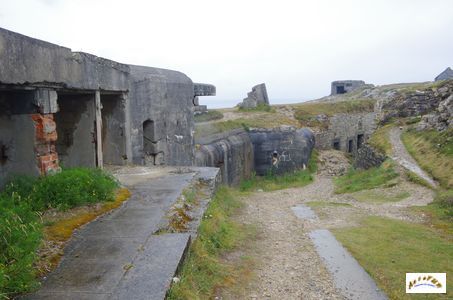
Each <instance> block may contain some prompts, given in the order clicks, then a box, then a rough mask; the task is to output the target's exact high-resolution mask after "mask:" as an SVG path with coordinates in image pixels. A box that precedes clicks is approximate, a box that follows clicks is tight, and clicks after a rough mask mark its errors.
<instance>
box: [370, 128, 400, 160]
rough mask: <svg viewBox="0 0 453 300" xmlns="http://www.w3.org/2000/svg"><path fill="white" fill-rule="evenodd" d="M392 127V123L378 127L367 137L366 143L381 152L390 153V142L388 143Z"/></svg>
mask: <svg viewBox="0 0 453 300" xmlns="http://www.w3.org/2000/svg"><path fill="white" fill-rule="evenodd" d="M392 127H394V125H393V124H388V125H384V126H382V127H380V128H378V129H377V130H376V131H375V132H374V133H373V135H371V137H370V138H369V139H368V144H370V145H371V146H372V147H374V148H375V149H376V150H378V151H379V152H381V153H385V154H386V155H389V156H390V155H392V144H391V143H390V136H389V132H390V129H392Z"/></svg>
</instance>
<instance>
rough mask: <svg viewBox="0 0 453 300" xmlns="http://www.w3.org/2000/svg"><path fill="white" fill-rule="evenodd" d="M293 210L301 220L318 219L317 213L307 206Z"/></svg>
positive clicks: (300, 206) (293, 208) (296, 207)
mask: <svg viewBox="0 0 453 300" xmlns="http://www.w3.org/2000/svg"><path fill="white" fill-rule="evenodd" d="M291 209H292V210H293V213H294V214H295V215H296V217H298V218H299V219H302V220H312V219H317V218H318V217H317V216H316V214H315V212H314V211H312V210H311V208H310V207H308V206H305V205H302V204H301V205H297V206H293V207H291Z"/></svg>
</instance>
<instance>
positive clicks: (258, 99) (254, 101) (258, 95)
mask: <svg viewBox="0 0 453 300" xmlns="http://www.w3.org/2000/svg"><path fill="white" fill-rule="evenodd" d="M260 104H261V105H269V97H268V96H267V90H266V84H264V83H261V84H258V85H255V86H254V87H253V88H252V91H251V92H249V93H248V94H247V98H244V100H243V101H242V103H239V104H238V106H239V107H242V108H255V107H257V106H258V105H260Z"/></svg>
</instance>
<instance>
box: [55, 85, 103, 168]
mask: <svg viewBox="0 0 453 300" xmlns="http://www.w3.org/2000/svg"><path fill="white" fill-rule="evenodd" d="M57 94H58V107H59V111H58V112H57V113H56V114H55V123H56V127H57V135H58V139H57V142H56V148H57V152H58V157H59V159H60V165H61V166H62V167H67V168H71V167H96V131H95V130H96V129H95V128H96V127H95V114H96V109H95V101H94V93H93V92H89V93H88V92H87V93H84V92H73V91H59V92H57Z"/></svg>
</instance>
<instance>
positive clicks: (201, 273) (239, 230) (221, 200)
mask: <svg viewBox="0 0 453 300" xmlns="http://www.w3.org/2000/svg"><path fill="white" fill-rule="evenodd" d="M241 206H242V204H241V202H240V201H239V200H238V194H237V192H235V191H234V190H233V189H231V188H227V187H224V186H223V187H220V188H219V189H218V190H217V193H216V195H215V197H214V198H213V200H212V201H211V202H210V204H209V207H208V209H207V210H206V212H205V217H204V218H203V220H202V222H201V224H200V227H199V234H198V237H197V239H196V240H195V241H194V243H192V245H191V246H190V248H189V252H188V254H187V258H186V260H185V261H184V264H183V265H182V268H181V271H180V273H179V274H178V277H179V278H180V282H178V283H175V284H173V285H172V287H171V289H170V290H169V292H168V294H167V299H212V298H213V296H214V293H215V289H216V288H220V287H223V286H228V285H231V284H233V283H235V280H236V278H238V277H239V275H240V274H241V273H242V272H246V270H247V269H248V268H249V267H250V262H249V261H248V260H247V259H245V260H241V263H240V264H239V265H237V264H234V263H228V262H225V261H223V260H222V259H221V257H222V255H225V254H226V253H228V252H229V251H231V250H233V249H236V248H237V247H240V246H241V245H242V243H244V242H245V241H246V240H247V239H250V238H251V236H253V230H252V229H251V228H248V227H245V226H243V225H240V224H238V223H237V222H235V221H234V220H233V218H232V217H233V216H234V215H235V213H236V212H237V210H238V209H240V208H241Z"/></svg>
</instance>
